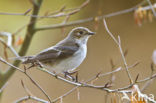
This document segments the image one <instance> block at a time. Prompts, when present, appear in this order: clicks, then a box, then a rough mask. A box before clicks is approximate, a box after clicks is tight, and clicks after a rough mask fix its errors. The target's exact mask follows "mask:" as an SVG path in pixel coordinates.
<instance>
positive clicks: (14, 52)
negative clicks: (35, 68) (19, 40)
mask: <svg viewBox="0 0 156 103" xmlns="http://www.w3.org/2000/svg"><path fill="white" fill-rule="evenodd" d="M0 35H2V36H6V37H7V43H5V42H4V41H3V40H0V41H1V42H3V44H5V45H6V47H8V48H9V49H10V50H11V51H12V53H13V54H14V55H15V56H16V57H19V55H18V53H17V52H16V50H15V49H14V48H13V47H12V34H11V33H9V32H0Z"/></svg>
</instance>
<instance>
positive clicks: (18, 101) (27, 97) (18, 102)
mask: <svg viewBox="0 0 156 103" xmlns="http://www.w3.org/2000/svg"><path fill="white" fill-rule="evenodd" d="M29 99H32V100H35V101H37V102H41V103H50V102H48V101H46V100H43V99H41V98H38V97H34V96H25V97H22V98H20V99H18V100H16V101H15V102H14V103H24V102H25V101H27V100H29Z"/></svg>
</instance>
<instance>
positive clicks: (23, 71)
mask: <svg viewBox="0 0 156 103" xmlns="http://www.w3.org/2000/svg"><path fill="white" fill-rule="evenodd" d="M0 61H1V62H3V63H5V64H7V65H9V66H10V67H12V68H13V69H16V70H18V71H20V72H21V73H24V74H25V75H26V76H27V77H28V78H29V79H30V80H31V82H32V83H33V84H34V85H35V86H36V87H38V88H39V89H40V90H41V91H42V93H43V94H44V95H45V96H46V97H47V99H48V100H49V101H50V102H51V99H50V97H49V96H48V95H47V93H46V92H45V91H44V90H43V89H42V88H41V86H40V85H39V84H38V83H37V82H35V80H33V79H32V77H31V76H30V75H28V74H27V72H26V69H25V70H22V69H20V68H18V67H16V66H14V65H12V64H10V63H8V62H7V61H5V60H4V59H3V58H0Z"/></svg>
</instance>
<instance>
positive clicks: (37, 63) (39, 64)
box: [35, 61, 43, 68]
mask: <svg viewBox="0 0 156 103" xmlns="http://www.w3.org/2000/svg"><path fill="white" fill-rule="evenodd" d="M35 64H36V65H38V66H39V67H40V68H43V66H42V64H41V63H40V62H39V61H37V62H36V63H35Z"/></svg>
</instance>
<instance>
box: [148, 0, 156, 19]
mask: <svg viewBox="0 0 156 103" xmlns="http://www.w3.org/2000/svg"><path fill="white" fill-rule="evenodd" d="M147 2H148V4H149V7H150V8H151V10H152V12H153V15H154V16H155V17H156V12H155V9H154V8H155V6H156V4H154V5H152V3H151V1H150V0H147Z"/></svg>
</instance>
